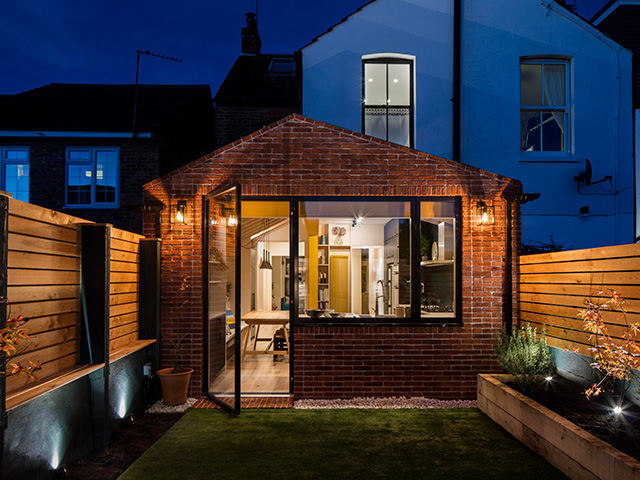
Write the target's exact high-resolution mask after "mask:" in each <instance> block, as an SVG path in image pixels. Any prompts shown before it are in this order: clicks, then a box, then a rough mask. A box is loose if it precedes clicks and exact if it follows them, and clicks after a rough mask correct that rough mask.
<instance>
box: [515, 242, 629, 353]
mask: <svg viewBox="0 0 640 480" xmlns="http://www.w3.org/2000/svg"><path fill="white" fill-rule="evenodd" d="M519 278H520V279H519V318H520V320H521V321H526V322H529V323H530V324H531V325H532V326H534V327H537V328H538V330H539V331H540V330H541V327H543V326H544V328H545V330H546V335H547V341H548V343H549V345H551V346H554V347H558V348H561V349H568V350H575V351H578V352H579V353H582V354H584V355H589V356H591V355H592V352H591V351H590V350H589V348H590V346H592V345H593V342H592V341H591V340H590V339H589V333H588V332H586V331H585V330H584V329H583V325H584V322H583V321H582V319H580V318H579V317H578V312H579V311H580V310H583V309H584V308H585V300H586V299H589V298H592V299H594V300H595V299H596V298H597V297H596V296H594V294H597V292H599V291H604V292H605V293H608V292H609V289H614V290H615V291H617V292H619V293H621V294H622V296H623V297H624V298H625V299H626V300H627V301H628V302H629V305H627V308H628V311H629V315H628V318H629V321H630V322H638V321H640V245H638V244H633V245H622V246H615V247H603V248H594V249H589V250H572V251H566V252H555V253H544V254H539V255H527V256H522V257H520V277H519ZM605 300H606V298H602V300H601V301H605ZM604 319H605V321H606V322H607V324H608V327H609V331H610V333H611V334H612V335H613V336H615V337H616V338H618V339H621V338H622V334H623V332H624V331H625V327H624V325H625V323H624V319H623V318H621V316H620V315H619V313H618V312H607V313H605V315H604Z"/></svg>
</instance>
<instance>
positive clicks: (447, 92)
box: [301, 0, 634, 249]
mask: <svg viewBox="0 0 640 480" xmlns="http://www.w3.org/2000/svg"><path fill="white" fill-rule="evenodd" d="M563 3H564V2H554V1H551V0H545V1H543V2H540V1H539V0H520V1H518V2H513V1H509V0H475V1H469V0H453V1H452V0H374V1H372V2H369V3H367V4H366V5H364V6H363V7H361V8H360V9H359V10H358V11H357V12H355V13H353V14H352V15H350V16H348V17H347V18H345V19H344V20H343V21H342V22H340V23H339V24H337V25H335V26H333V27H332V28H331V29H329V30H328V31H327V32H326V33H324V34H323V35H320V36H319V37H317V38H316V39H314V40H313V41H312V42H311V43H310V44H308V45H306V46H305V47H303V48H302V49H301V59H302V82H303V87H302V92H303V100H302V111H303V114H304V115H305V116H308V117H311V118H315V119H317V120H321V121H324V122H328V123H332V124H335V125H338V126H341V127H344V128H348V129H351V130H356V131H360V132H362V133H366V134H369V135H372V136H374V137H379V138H383V139H387V140H390V141H392V142H395V143H399V144H403V145H407V146H410V147H413V148H416V149H418V150H422V151H426V152H430V153H433V154H436V155H439V156H442V157H445V158H449V159H454V160H457V161H460V162H461V163H465V164H469V165H473V166H476V167H479V168H482V169H486V170H489V171H492V172H496V173H499V174H502V175H505V176H509V177H512V178H517V179H520V180H521V181H522V182H523V185H524V190H525V192H528V193H539V194H540V197H539V199H537V200H536V201H533V202H529V203H526V205H523V206H522V241H523V244H525V245H531V246H540V245H544V244H549V243H551V242H552V243H555V244H559V245H560V246H562V247H563V248H565V249H568V248H587V247H595V246H603V245H615V244H624V243H630V242H633V240H634V180H633V178H634V166H633V115H632V96H631V85H632V60H631V57H632V55H631V52H630V51H628V50H625V49H624V48H623V47H622V46H621V45H619V44H618V43H616V42H615V41H613V40H611V39H610V38H609V37H607V36H606V35H604V34H603V33H602V32H601V31H599V30H598V29H597V28H596V27H594V26H593V25H591V24H590V23H588V22H587V21H585V20H584V19H582V18H581V17H579V16H578V15H576V14H575V13H573V12H572V11H571V10H570V9H568V8H567V7H566V6H565V5H564V4H563ZM551 239H552V240H551Z"/></svg>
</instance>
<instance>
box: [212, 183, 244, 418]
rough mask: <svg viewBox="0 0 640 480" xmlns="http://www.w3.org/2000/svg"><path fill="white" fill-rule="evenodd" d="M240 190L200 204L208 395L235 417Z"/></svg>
mask: <svg viewBox="0 0 640 480" xmlns="http://www.w3.org/2000/svg"><path fill="white" fill-rule="evenodd" d="M239 196H240V192H239V188H238V187H233V188H231V189H227V190H224V191H219V192H218V191H216V192H213V193H211V194H209V195H207V197H205V201H204V235H205V242H204V244H205V245H204V247H205V248H204V257H205V258H204V259H205V272H204V273H205V279H206V286H205V288H206V304H207V308H206V318H205V338H206V347H205V348H206V358H207V364H206V370H207V372H206V378H205V381H206V382H207V393H208V395H209V396H210V397H211V398H213V399H214V400H215V401H216V402H217V403H219V404H220V405H222V406H223V407H225V408H227V409H228V410H230V411H232V412H234V413H240V380H241V379H240V336H241V335H240V327H239V325H240V292H239V288H238V285H239V271H240V254H239V251H240V225H239V223H238V219H239V218H240V199H239Z"/></svg>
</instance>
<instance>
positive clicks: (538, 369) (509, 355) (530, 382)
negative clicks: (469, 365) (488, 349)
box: [495, 323, 556, 391]
mask: <svg viewBox="0 0 640 480" xmlns="http://www.w3.org/2000/svg"><path fill="white" fill-rule="evenodd" d="M495 352H496V355H497V356H498V361H499V362H500V365H501V366H502V368H503V369H504V371H505V372H507V373H508V374H510V375H513V378H514V380H515V382H516V385H517V386H518V388H519V389H520V390H521V391H530V390H531V389H532V388H533V387H534V386H535V385H536V384H538V383H539V380H540V377H541V376H548V375H551V374H553V373H554V372H555V369H556V367H555V363H554V361H553V358H552V356H551V352H550V351H549V348H548V347H547V340H546V336H545V333H544V329H543V331H542V333H541V334H540V335H538V334H537V331H536V329H535V328H532V327H531V325H529V324H528V323H525V324H524V325H522V326H520V328H517V327H515V326H514V327H513V328H512V330H511V332H509V333H508V332H506V331H503V332H502V335H501V336H498V337H497V338H496V343H495Z"/></svg>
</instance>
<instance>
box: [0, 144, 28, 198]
mask: <svg viewBox="0 0 640 480" xmlns="http://www.w3.org/2000/svg"><path fill="white" fill-rule="evenodd" d="M8 150H18V151H21V152H26V156H27V158H26V161H25V160H12V159H6V158H5V154H6V152H7V151H8ZM25 164H26V165H27V169H28V170H29V174H28V178H29V190H28V191H27V199H26V200H25V199H21V198H18V197H17V196H16V195H17V194H16V193H15V192H10V191H9V190H7V188H6V187H7V185H6V174H5V166H6V165H25ZM0 190H2V191H5V192H7V193H11V194H12V195H13V198H15V199H17V200H20V201H23V202H27V203H28V202H29V200H30V197H31V149H30V148H29V147H23V146H15V147H13V146H0Z"/></svg>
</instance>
